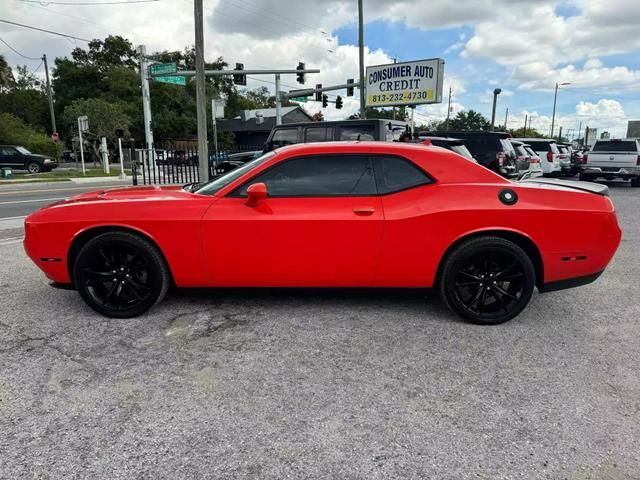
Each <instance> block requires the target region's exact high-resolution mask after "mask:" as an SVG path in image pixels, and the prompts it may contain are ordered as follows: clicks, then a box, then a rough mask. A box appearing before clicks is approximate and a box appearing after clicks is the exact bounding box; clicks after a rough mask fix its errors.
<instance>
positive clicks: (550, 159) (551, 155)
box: [547, 152, 553, 163]
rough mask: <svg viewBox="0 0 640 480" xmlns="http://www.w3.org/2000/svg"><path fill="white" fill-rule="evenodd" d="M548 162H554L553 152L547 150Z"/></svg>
mask: <svg viewBox="0 0 640 480" xmlns="http://www.w3.org/2000/svg"><path fill="white" fill-rule="evenodd" d="M547 162H551V163H553V152H547Z"/></svg>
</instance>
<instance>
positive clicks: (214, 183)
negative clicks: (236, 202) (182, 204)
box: [193, 152, 275, 195]
mask: <svg viewBox="0 0 640 480" xmlns="http://www.w3.org/2000/svg"><path fill="white" fill-rule="evenodd" d="M274 155H275V153H274V152H268V153H265V154H264V155H262V156H261V157H258V158H256V159H255V160H252V161H250V162H248V163H245V164H244V165H242V166H241V167H238V168H236V169H234V170H231V171H230V172H228V173H225V174H224V175H221V176H220V177H218V178H216V179H214V180H211V181H210V182H208V183H205V184H204V185H202V186H201V187H199V188H198V189H197V190H196V191H195V192H193V193H198V194H200V195H213V194H215V193H216V192H217V191H219V190H220V189H221V188H223V187H226V186H227V185H229V184H230V183H231V182H233V181H234V180H235V179H237V178H240V177H241V176H242V175H244V174H245V173H247V172H248V171H249V170H253V169H254V168H256V167H257V166H258V165H261V164H263V163H264V162H266V161H267V160H269V159H270V158H271V157H273V156H274Z"/></svg>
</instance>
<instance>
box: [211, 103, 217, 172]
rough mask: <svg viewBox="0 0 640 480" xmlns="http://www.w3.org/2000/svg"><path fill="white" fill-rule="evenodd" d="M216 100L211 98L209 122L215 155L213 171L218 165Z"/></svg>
mask: <svg viewBox="0 0 640 480" xmlns="http://www.w3.org/2000/svg"><path fill="white" fill-rule="evenodd" d="M216 116H217V112H216V100H215V99H214V98H212V99H211V123H212V124H213V149H214V150H215V157H214V158H213V162H214V164H213V169H214V171H215V169H216V167H217V166H218V165H217V163H218V122H217V120H216Z"/></svg>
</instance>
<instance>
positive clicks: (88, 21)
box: [16, 0, 105, 28]
mask: <svg viewBox="0 0 640 480" xmlns="http://www.w3.org/2000/svg"><path fill="white" fill-rule="evenodd" d="M16 2H18V3H22V4H23V5H28V6H29V7H35V8H39V9H41V10H44V11H45V12H49V13H53V14H55V15H62V16H63V17H67V18H75V19H76V20H81V21H83V22H86V23H91V24H93V25H97V26H99V27H102V28H105V27H104V26H103V25H100V24H99V23H98V22H94V21H91V20H89V19H87V18H84V17H78V16H76V15H69V14H68V13H62V12H58V11H56V10H51V9H50V8H46V7H43V6H41V5H36V4H35V3H25V1H24V0H16Z"/></svg>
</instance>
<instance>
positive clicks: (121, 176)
mask: <svg viewBox="0 0 640 480" xmlns="http://www.w3.org/2000/svg"><path fill="white" fill-rule="evenodd" d="M118 154H119V155H120V180H124V179H125V178H127V176H126V175H125V173H124V158H122V138H120V137H118Z"/></svg>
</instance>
